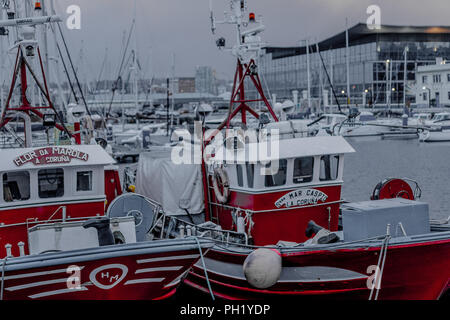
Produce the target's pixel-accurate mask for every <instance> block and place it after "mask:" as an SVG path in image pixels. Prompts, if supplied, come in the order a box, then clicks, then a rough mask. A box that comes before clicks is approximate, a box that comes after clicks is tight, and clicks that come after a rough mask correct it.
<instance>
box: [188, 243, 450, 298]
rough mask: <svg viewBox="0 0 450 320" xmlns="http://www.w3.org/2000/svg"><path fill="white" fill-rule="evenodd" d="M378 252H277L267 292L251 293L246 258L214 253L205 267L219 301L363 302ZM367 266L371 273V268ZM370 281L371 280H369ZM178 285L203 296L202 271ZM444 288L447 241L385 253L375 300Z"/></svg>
mask: <svg viewBox="0 0 450 320" xmlns="http://www.w3.org/2000/svg"><path fill="white" fill-rule="evenodd" d="M379 253H380V246H371V245H370V246H360V247H348V248H342V249H334V250H331V249H325V248H324V250H315V251H312V250H310V251H305V250H298V249H297V250H295V249H288V250H281V254H282V265H283V269H282V273H281V276H280V279H279V281H278V282H277V283H276V284H275V285H274V286H273V287H271V288H268V289H257V288H254V287H252V286H251V285H249V284H248V283H247V281H246V279H245V276H244V273H243V270H242V265H243V263H244V260H245V258H246V257H247V255H248V254H249V252H246V253H237V251H235V252H231V251H230V250H225V249H221V248H218V247H214V248H213V249H212V250H211V251H210V252H209V253H208V255H207V259H206V267H207V269H208V277H209V280H210V284H211V287H212V290H213V291H214V294H215V295H216V296H218V297H221V298H223V299H237V300H239V299H262V298H266V297H270V298H277V297H278V298H282V297H288V296H299V297H304V298H314V299H364V300H367V299H368V298H369V295H370V291H371V290H370V289H369V285H368V284H371V283H373V282H372V280H373V278H374V277H373V275H374V271H375V269H373V267H376V266H377V264H378V258H379ZM371 266H372V267H371ZM371 277H372V278H371ZM184 282H185V283H186V284H187V285H189V286H192V287H194V288H197V289H199V290H202V291H205V292H207V284H206V281H205V276H204V270H203V269H202V268H201V265H200V264H198V263H197V264H196V265H194V267H193V269H192V270H191V272H190V273H189V276H188V277H187V278H186V279H185V280H184ZM449 284H450V239H449V237H448V236H447V239H445V238H444V239H441V240H434V241H425V242H416V243H414V242H413V243H411V242H407V243H404V244H395V245H394V244H393V245H390V246H389V247H388V250H387V255H386V264H385V268H384V272H383V276H382V281H381V287H380V291H379V296H378V299H385V300H399V299H420V300H429V299H438V298H440V297H441V296H443V295H444V294H445V292H446V291H447V290H448V288H449V287H448V286H449Z"/></svg>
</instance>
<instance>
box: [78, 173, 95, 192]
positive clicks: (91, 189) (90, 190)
mask: <svg viewBox="0 0 450 320" xmlns="http://www.w3.org/2000/svg"><path fill="white" fill-rule="evenodd" d="M79 173H90V189H89V190H78V174H79ZM74 176H75V179H74V180H75V189H74V190H75V193H77V194H86V193H92V192H94V191H95V188H94V178H95V171H94V170H92V169H91V170H75V174H74Z"/></svg>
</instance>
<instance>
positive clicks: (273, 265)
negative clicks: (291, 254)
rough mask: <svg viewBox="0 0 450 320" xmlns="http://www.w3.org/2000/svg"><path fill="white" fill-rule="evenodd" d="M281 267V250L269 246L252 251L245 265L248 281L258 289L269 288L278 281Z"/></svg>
mask: <svg viewBox="0 0 450 320" xmlns="http://www.w3.org/2000/svg"><path fill="white" fill-rule="evenodd" d="M281 268H282V267H281V254H280V252H278V251H277V250H275V249H268V248H260V249H256V250H255V251H253V252H252V253H250V254H249V255H248V256H247V258H246V259H245V261H244V265H243V269H244V275H245V278H246V279H247V282H248V283H249V284H250V285H252V286H253V287H255V288H258V289H267V288H270V287H272V286H273V285H274V284H275V283H277V281H278V279H279V278H280V275H281Z"/></svg>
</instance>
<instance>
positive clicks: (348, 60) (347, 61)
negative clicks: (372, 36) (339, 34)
mask: <svg viewBox="0 0 450 320" xmlns="http://www.w3.org/2000/svg"><path fill="white" fill-rule="evenodd" d="M345 59H346V64H347V106H349V105H350V53H349V40H348V18H346V19H345Z"/></svg>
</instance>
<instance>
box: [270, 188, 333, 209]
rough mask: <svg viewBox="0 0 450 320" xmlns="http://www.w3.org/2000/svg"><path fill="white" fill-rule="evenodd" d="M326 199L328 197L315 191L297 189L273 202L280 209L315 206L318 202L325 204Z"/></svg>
mask: <svg viewBox="0 0 450 320" xmlns="http://www.w3.org/2000/svg"><path fill="white" fill-rule="evenodd" d="M327 199H328V195H327V194H326V193H324V192H322V191H320V190H317V189H297V190H294V191H291V192H289V193H287V194H285V195H284V196H282V197H281V198H280V199H278V200H277V201H275V206H276V207H277V208H281V207H283V206H284V207H286V208H290V207H297V206H304V205H311V204H317V203H319V202H325V201H326V200H327Z"/></svg>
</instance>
